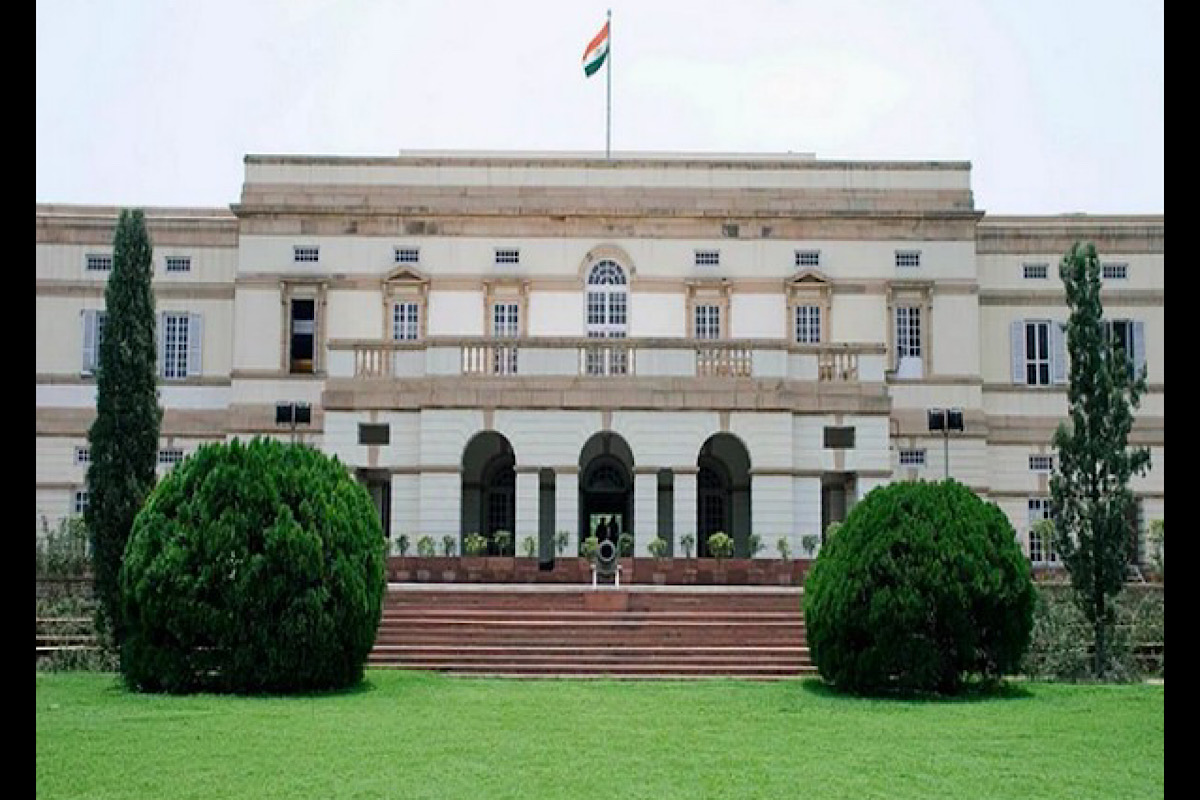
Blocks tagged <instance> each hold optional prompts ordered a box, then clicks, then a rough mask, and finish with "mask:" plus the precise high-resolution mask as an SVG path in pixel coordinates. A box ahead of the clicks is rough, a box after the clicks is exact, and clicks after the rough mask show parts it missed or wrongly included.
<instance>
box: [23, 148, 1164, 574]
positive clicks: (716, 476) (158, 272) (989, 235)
mask: <svg viewBox="0 0 1200 800" xmlns="http://www.w3.org/2000/svg"><path fill="white" fill-rule="evenodd" d="M245 163H246V177H245V184H244V187H243V191H242V196H241V198H240V201H239V202H237V203H235V204H233V205H232V206H231V207H230V208H229V209H227V210H225V209H146V214H147V221H148V226H149V229H150V234H151V237H152V239H153V242H154V258H155V275H154V287H155V295H156V308H157V312H158V313H159V317H160V339H161V347H160V358H159V368H160V375H161V404H162V406H163V408H164V410H165V413H164V418H163V424H162V450H161V452H160V463H161V468H162V469H164V470H165V469H168V468H169V467H170V465H171V464H172V463H174V462H175V461H176V460H177V459H178V458H180V457H182V456H186V455H187V453H189V452H191V451H193V450H194V449H195V448H196V447H197V446H199V445H200V444H202V443H204V442H207V441H218V440H224V439H228V438H232V437H235V436H238V437H248V436H253V435H258V434H261V435H270V436H279V437H282V438H294V439H296V440H299V441H304V442H308V443H311V444H313V445H315V446H317V447H319V448H321V449H322V450H324V451H326V452H328V453H331V454H334V455H336V456H337V457H338V458H339V459H341V460H342V461H343V462H344V463H346V464H347V465H349V466H350V467H351V468H352V469H354V470H355V471H356V474H357V475H358V476H359V478H360V479H361V480H362V481H363V482H364V483H366V484H367V485H368V487H369V488H370V489H371V492H372V494H373V496H374V497H375V499H376V502H377V504H378V505H379V507H380V510H381V514H382V515H383V518H384V521H385V528H386V529H387V531H388V532H389V535H390V536H391V537H392V538H395V537H397V536H398V535H400V534H401V533H404V534H408V536H409V538H410V540H412V541H415V540H416V539H417V538H418V537H420V536H424V535H428V536H431V537H432V538H433V539H434V541H438V542H440V541H441V540H442V539H443V537H446V536H450V537H452V538H454V539H456V540H457V541H460V542H461V540H462V537H464V536H465V535H467V534H470V533H481V534H483V535H485V536H493V535H494V533H495V532H496V531H498V530H507V531H512V532H514V533H515V536H516V539H517V541H521V540H524V539H525V538H526V537H531V538H533V539H534V540H535V541H536V542H537V543H538V551H539V552H540V553H541V554H542V556H543V557H549V555H550V554H552V553H553V552H554V546H553V538H554V536H555V534H556V533H557V532H559V531H566V535H567V537H568V541H569V543H568V549H567V552H569V553H571V554H574V553H575V552H576V549H575V548H576V547H577V543H578V541H579V539H580V537H581V536H586V535H588V534H589V533H591V532H593V531H594V530H595V529H596V526H597V525H598V524H600V523H603V524H604V526H605V527H604V528H603V529H602V532H608V533H616V532H627V533H631V534H632V535H633V540H634V553H635V555H648V554H649V550H648V546H649V543H650V541H651V540H652V539H653V538H655V537H656V536H657V537H661V538H663V539H664V540H665V541H666V542H667V543H668V547H669V548H670V549H671V550H672V551H673V552H682V550H681V547H682V546H683V542H684V538H685V537H691V538H692V539H693V540H694V541H695V542H696V545H695V547H696V549H697V550H698V551H699V552H701V553H703V552H704V548H705V544H704V543H705V540H706V538H707V535H708V534H710V533H712V532H713V531H717V530H720V531H725V532H728V533H731V534H732V536H733V538H734V540H735V547H736V549H737V553H738V554H739V555H749V554H750V550H751V544H750V543H751V534H756V535H757V537H758V538H759V539H760V540H761V542H762V544H763V545H764V547H763V549H762V550H761V551H760V552H759V553H758V555H759V556H760V557H774V556H777V555H778V552H777V549H776V547H777V542H778V540H779V539H780V538H784V539H786V540H788V541H789V543H790V545H791V550H792V552H793V553H797V554H798V553H801V552H802V547H801V540H802V537H804V536H806V535H808V534H812V535H817V536H819V535H820V534H821V532H822V531H823V530H824V529H825V528H826V527H827V525H828V524H829V522H831V521H834V520H838V519H841V518H842V517H844V515H845V514H846V512H847V509H848V508H849V507H850V506H851V505H852V504H853V503H854V502H855V501H856V500H857V499H858V498H861V497H862V496H863V495H864V494H865V493H866V492H868V491H870V490H871V489H872V488H874V487H875V486H878V485H880V484H883V483H887V482H889V481H893V480H908V479H926V480H940V479H941V478H942V477H943V476H944V475H945V474H949V475H951V476H953V477H955V478H956V479H958V480H959V481H961V482H963V483H965V484H966V485H968V486H969V487H971V488H972V489H973V490H974V491H976V492H977V493H978V494H980V495H981V496H983V497H984V498H987V499H990V500H994V501H995V502H997V503H998V504H999V505H1000V507H1001V508H1002V509H1003V510H1004V511H1005V512H1006V513H1007V514H1008V516H1009V518H1010V519H1011V521H1012V523H1013V526H1014V528H1015V529H1016V530H1017V532H1018V536H1019V538H1020V540H1021V543H1022V546H1023V547H1024V548H1025V549H1026V552H1027V553H1029V555H1030V557H1031V560H1033V561H1034V562H1035V563H1039V564H1040V563H1052V562H1053V558H1054V554H1053V553H1052V552H1050V548H1049V547H1048V545H1047V543H1043V542H1039V541H1037V540H1036V538H1034V539H1033V540H1031V539H1030V535H1029V528H1030V525H1031V522H1032V521H1033V520H1035V519H1036V518H1038V517H1039V516H1040V515H1042V514H1043V513H1044V509H1045V502H1046V500H1048V497H1049V486H1048V480H1049V471H1050V468H1051V467H1052V463H1053V453H1052V449H1051V447H1050V440H1051V436H1052V434H1053V431H1054V429H1055V427H1056V426H1057V425H1058V423H1059V422H1060V421H1062V420H1063V419H1064V418H1065V417H1066V411H1067V401H1066V385H1065V379H1066V369H1065V366H1066V361H1065V358H1066V356H1065V347H1064V342H1063V336H1062V328H1061V326H1062V324H1063V323H1065V321H1066V318H1067V308H1066V305H1065V297H1064V293H1063V290H1062V284H1061V281H1060V280H1059V279H1058V274H1057V272H1058V262H1059V260H1060V259H1061V257H1062V255H1063V253H1065V252H1066V250H1067V249H1069V247H1070V246H1071V244H1072V243H1073V242H1074V241H1076V240H1085V241H1092V242H1094V243H1095V244H1096V247H1097V249H1098V251H1099V253H1100V255H1101V260H1102V262H1103V264H1104V290H1103V292H1104V293H1103V297H1104V303H1105V314H1106V316H1107V317H1108V318H1109V319H1110V320H1111V330H1112V332H1113V335H1115V336H1117V337H1119V338H1121V340H1122V341H1123V342H1125V343H1126V344H1127V350H1128V351H1129V352H1130V353H1131V358H1133V360H1134V361H1135V363H1136V364H1137V365H1138V366H1141V365H1144V366H1145V367H1146V368H1147V370H1148V376H1149V384H1150V391H1149V393H1148V394H1147V395H1146V397H1145V398H1144V399H1143V401H1142V404H1141V408H1140V409H1139V411H1138V412H1137V417H1136V423H1135V426H1134V430H1133V435H1132V443H1133V444H1139V445H1145V446H1148V447H1149V448H1150V450H1151V469H1150V472H1149V473H1148V474H1147V475H1145V476H1143V477H1140V478H1138V479H1136V480H1135V481H1134V484H1133V488H1134V492H1135V494H1136V496H1137V498H1138V502H1139V509H1140V510H1139V519H1138V520H1137V521H1135V527H1140V528H1142V529H1144V527H1145V524H1146V522H1147V521H1148V520H1151V519H1156V518H1162V517H1163V513H1164V509H1163V501H1164V485H1163V445H1164V406H1163V385H1164V366H1165V365H1164V342H1163V339H1164V334H1165V329H1164V316H1163V313H1164V293H1165V292H1164V267H1163V238H1164V219H1163V217H1162V216H1139V217H1111V216H1105V217H1100V216H1085V215H1072V216H1055V217H989V216H986V215H985V214H984V213H983V212H982V211H979V210H976V209H975V207H974V202H973V197H972V192H971V186H970V165H969V164H967V163H963V162H841V161H837V162H835V161H822V160H818V159H815V158H811V157H804V156H791V155H789V156H704V157H701V156H683V155H650V154H645V155H637V156H627V157H626V156H622V157H618V158H614V159H613V160H611V161H605V160H604V159H598V158H595V157H592V156H584V155H578V156H576V155H570V154H520V153H508V154H471V153H451V154H442V153H418V154H411V155H402V156H400V157H396V158H331V157H302V156H247V157H246V160H245ZM117 214H118V209H115V208H95V207H83V206H57V205H39V206H38V207H37V345H36V347H37V447H38V454H37V514H38V517H39V519H40V518H41V517H43V516H44V517H46V518H47V519H49V520H50V521H51V522H53V521H54V520H56V519H58V518H61V517H63V516H66V515H69V514H72V513H77V512H78V511H79V510H80V509H81V507H82V504H84V503H86V492H85V487H84V474H85V471H86V463H87V457H88V454H87V429H88V427H89V425H90V424H91V420H92V419H93V418H94V404H95V382H94V378H93V376H92V374H91V373H92V370H91V367H92V366H93V365H94V362H95V352H96V343H97V341H98V337H100V336H102V335H103V304H104V296H103V295H104V284H105V280H106V279H107V268H108V267H106V263H107V264H108V265H109V266H110V264H111V253H112V234H113V230H114V228H115V222H116V217H117ZM106 258H107V259H108V261H107V262H106ZM281 403H284V404H302V405H307V406H308V408H309V409H310V411H311V419H310V421H309V422H308V423H306V424H299V425H296V426H295V427H294V428H293V427H292V426H289V425H281V424H279V423H278V422H277V409H278V406H279V405H280V404H281ZM948 408H950V409H956V410H961V411H962V414H963V418H964V430H963V431H962V432H957V431H956V432H953V433H950V434H949V435H948V436H945V437H944V436H943V435H942V434H941V433H931V432H930V430H929V425H928V412H929V411H930V410H931V409H948ZM947 454H948V461H947Z"/></svg>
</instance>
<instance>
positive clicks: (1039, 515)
mask: <svg viewBox="0 0 1200 800" xmlns="http://www.w3.org/2000/svg"><path fill="white" fill-rule="evenodd" d="M1043 519H1050V499H1049V498H1047V497H1031V498H1029V560H1030V561H1032V562H1033V563H1034V564H1057V563H1058V553H1057V552H1055V548H1054V542H1053V541H1043V539H1042V537H1041V536H1040V535H1038V533H1037V532H1036V531H1034V529H1033V525H1034V523H1036V522H1039V521H1041V520H1043Z"/></svg>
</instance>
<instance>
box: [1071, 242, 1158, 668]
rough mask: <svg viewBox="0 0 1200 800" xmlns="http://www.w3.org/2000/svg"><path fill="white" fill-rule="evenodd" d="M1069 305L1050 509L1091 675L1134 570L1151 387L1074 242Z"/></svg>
mask: <svg viewBox="0 0 1200 800" xmlns="http://www.w3.org/2000/svg"><path fill="white" fill-rule="evenodd" d="M1059 275H1060V276H1061V277H1062V281H1063V284H1064V286H1065V287H1066V293H1067V305H1068V306H1069V307H1070V309H1071V314H1070V318H1069V319H1068V321H1067V350H1068V353H1069V355H1070V373H1069V386H1068V390H1067V402H1068V409H1069V415H1070V426H1069V427H1068V426H1067V425H1066V424H1065V423H1061V424H1059V426H1058V430H1057V431H1056V432H1055V434H1054V447H1055V449H1056V450H1057V452H1058V458H1057V461H1056V465H1055V470H1054V474H1053V475H1052V476H1051V478H1050V496H1051V501H1050V506H1051V514H1052V516H1053V517H1054V519H1055V531H1056V537H1057V542H1056V543H1057V545H1058V551H1059V553H1060V554H1061V556H1062V560H1063V563H1064V564H1065V565H1066V568H1067V571H1068V572H1069V574H1070V576H1071V585H1072V587H1073V593H1074V597H1075V602H1076V603H1077V604H1078V605H1079V609H1080V611H1082V612H1083V614H1084V616H1085V617H1086V618H1087V620H1088V622H1089V624H1090V625H1091V627H1092V638H1093V645H1094V650H1093V660H1092V670H1093V674H1094V677H1097V678H1100V677H1103V676H1104V674H1105V673H1106V671H1107V667H1108V662H1109V655H1110V653H1109V650H1110V643H1111V641H1112V629H1113V625H1114V623H1115V621H1116V603H1115V600H1116V597H1117V595H1118V594H1119V593H1120V591H1121V589H1122V587H1123V586H1124V584H1125V579H1126V575H1127V570H1128V568H1129V557H1130V544H1131V532H1130V523H1129V520H1130V519H1131V518H1132V512H1133V509H1134V500H1133V494H1132V493H1131V492H1130V490H1129V480H1130V477H1131V476H1133V475H1137V474H1140V473H1142V472H1144V471H1145V470H1146V468H1147V466H1148V465H1149V461H1150V453H1149V451H1148V450H1147V449H1145V448H1134V449H1130V448H1129V447H1128V446H1127V445H1128V439H1129V431H1130V428H1131V427H1132V425H1133V413H1132V409H1134V408H1137V406H1138V401H1139V400H1140V398H1141V396H1142V395H1143V394H1144V393H1145V391H1146V375H1145V371H1144V370H1143V371H1142V373H1141V374H1138V375H1135V374H1134V372H1133V369H1132V368H1131V367H1130V364H1131V360H1130V358H1129V354H1126V353H1125V352H1123V351H1122V350H1121V348H1120V346H1119V345H1118V343H1117V342H1116V337H1111V339H1110V337H1108V336H1106V334H1105V326H1104V319H1103V314H1104V308H1103V305H1102V304H1101V302H1100V263H1099V260H1098V259H1097V256H1096V248H1095V246H1094V245H1092V244H1090V243H1089V244H1087V245H1086V246H1082V245H1081V244H1080V243H1078V242H1076V243H1075V245H1073V246H1072V248H1071V251H1070V252H1069V253H1067V255H1066V256H1064V257H1063V260H1062V262H1061V264H1060V265H1059Z"/></svg>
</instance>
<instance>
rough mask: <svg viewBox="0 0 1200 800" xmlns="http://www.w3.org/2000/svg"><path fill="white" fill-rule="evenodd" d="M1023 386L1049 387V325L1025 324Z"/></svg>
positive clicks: (1040, 323)
mask: <svg viewBox="0 0 1200 800" xmlns="http://www.w3.org/2000/svg"><path fill="white" fill-rule="evenodd" d="M1025 384H1026V385H1027V386H1049V385H1050V323H1049V322H1044V321H1043V322H1039V321H1027V322H1026V323H1025Z"/></svg>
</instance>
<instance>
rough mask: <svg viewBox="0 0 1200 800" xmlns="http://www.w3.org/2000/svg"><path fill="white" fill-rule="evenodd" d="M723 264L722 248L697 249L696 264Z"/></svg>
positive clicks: (710, 265) (712, 265)
mask: <svg viewBox="0 0 1200 800" xmlns="http://www.w3.org/2000/svg"><path fill="white" fill-rule="evenodd" d="M720 264H721V251H720V250H697V251H696V266H697V267H717V266H720Z"/></svg>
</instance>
